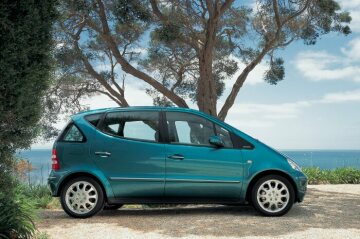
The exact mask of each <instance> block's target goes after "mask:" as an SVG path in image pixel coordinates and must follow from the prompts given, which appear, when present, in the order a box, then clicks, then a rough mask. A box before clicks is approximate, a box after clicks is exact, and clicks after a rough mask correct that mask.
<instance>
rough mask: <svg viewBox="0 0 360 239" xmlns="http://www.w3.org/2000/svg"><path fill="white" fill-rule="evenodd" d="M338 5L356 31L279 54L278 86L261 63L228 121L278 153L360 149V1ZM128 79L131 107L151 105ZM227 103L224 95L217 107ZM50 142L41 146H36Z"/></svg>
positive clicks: (100, 100) (97, 103) (99, 101)
mask: <svg viewBox="0 0 360 239" xmlns="http://www.w3.org/2000/svg"><path fill="white" fill-rule="evenodd" d="M339 2H340V4H341V5H342V7H343V8H344V9H345V10H348V11H350V12H351V15H352V18H353V22H352V24H351V28H352V31H353V33H352V34H351V35H350V36H347V37H345V36H342V35H338V34H330V35H326V36H323V37H322V38H321V39H319V41H318V43H317V44H316V45H315V46H305V45H303V44H302V43H301V42H296V43H293V44H292V45H290V46H289V47H288V48H286V49H285V50H283V51H282V52H279V55H281V56H282V57H283V58H284V60H285V70H286V76H285V80H284V81H282V82H280V83H279V84H278V85H276V86H272V85H269V84H267V83H265V82H263V81H262V75H263V72H264V70H265V69H266V64H264V63H262V64H260V65H258V66H257V68H256V69H255V70H254V72H252V73H251V75H250V76H249V77H250V78H249V79H247V82H246V83H245V85H244V86H243V88H242V89H241V91H240V93H239V95H238V97H237V99H236V103H235V105H234V106H233V108H232V109H231V110H230V112H229V114H228V117H227V119H226V122H228V123H230V124H232V125H233V126H235V127H237V128H239V129H240V130H243V131H244V132H246V133H248V134H250V135H252V136H253V137H255V138H258V139H259V140H261V141H263V142H265V143H267V144H269V145H271V146H273V147H275V148H278V149H360V0H341V1H339ZM129 81H130V82H131V84H130V83H129V84H127V85H126V95H127V99H128V101H129V102H130V104H131V105H151V103H152V100H151V99H150V98H149V97H148V96H147V95H146V94H145V92H144V88H145V86H144V85H142V83H141V82H140V81H139V80H136V79H131V78H130V80H127V82H129ZM232 82H233V80H229V81H228V83H227V85H226V86H227V90H226V91H225V94H224V95H227V94H226V92H227V91H228V90H229V89H230V87H231V83H232ZM223 101H224V97H223V98H221V99H220V102H219V104H222V102H223ZM84 103H85V104H87V105H89V106H90V108H93V109H94V108H102V107H110V106H116V104H114V103H113V102H111V101H110V100H109V99H108V98H106V97H104V96H96V97H93V98H91V99H86V100H85V101H84ZM194 108H196V106H194ZM63 125H64V122H60V123H59V124H58V126H59V127H62V126H63ZM51 144H52V142H47V143H37V144H34V145H33V148H44V147H45V148H47V147H51Z"/></svg>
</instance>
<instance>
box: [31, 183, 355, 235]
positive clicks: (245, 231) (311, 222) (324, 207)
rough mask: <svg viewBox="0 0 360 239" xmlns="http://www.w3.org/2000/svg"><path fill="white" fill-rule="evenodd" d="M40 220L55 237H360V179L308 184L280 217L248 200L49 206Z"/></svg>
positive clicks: (41, 226) (42, 228) (41, 227)
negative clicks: (78, 210) (79, 210)
mask: <svg viewBox="0 0 360 239" xmlns="http://www.w3.org/2000/svg"><path fill="white" fill-rule="evenodd" d="M41 218H42V219H41V221H40V222H39V223H38V227H39V229H40V231H46V232H47V233H48V234H49V235H50V236H51V238H76V239H81V238H101V239H106V238H146V239H148V238H150V239H151V238H193V239H200V238H201V239H202V238H239V237H242V238H248V239H250V238H294V239H295V238H297V239H298V238H324V239H325V238H326V239H331V238H352V239H353V238H359V239H360V185H320V186H310V188H309V192H308V194H307V197H306V198H305V201H304V202H303V203H301V204H295V205H294V207H293V208H292V210H291V211H290V212H289V213H288V214H287V215H285V216H283V217H280V218H266V217H262V216H259V215H258V214H257V213H256V211H255V210H254V209H252V208H251V207H249V206H241V207H230V206H213V205H205V206H204V205H201V206H186V207H182V208H165V209H120V210H116V211H104V212H102V213H100V214H98V215H97V216H95V217H93V218H89V219H82V220H79V219H72V218H70V217H68V216H67V215H66V214H65V213H64V212H63V211H62V210H46V211H44V212H43V213H42V215H41Z"/></svg>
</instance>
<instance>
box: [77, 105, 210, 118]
mask: <svg viewBox="0 0 360 239" xmlns="http://www.w3.org/2000/svg"><path fill="white" fill-rule="evenodd" d="M116 110H129V111H132V110H164V111H166V110H171V111H173V110H175V111H181V112H197V113H202V114H204V113H203V112H200V111H198V110H195V109H190V108H181V107H164V106H130V107H110V108H101V109H93V110H85V111H81V112H79V113H77V114H74V115H72V116H73V117H74V116H75V117H78V116H86V115H90V114H98V113H104V112H110V111H116ZM205 115H206V114H205Z"/></svg>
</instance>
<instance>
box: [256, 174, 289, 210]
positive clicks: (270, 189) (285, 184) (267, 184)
mask: <svg viewBox="0 0 360 239" xmlns="http://www.w3.org/2000/svg"><path fill="white" fill-rule="evenodd" d="M294 199H295V192H294V188H293V186H292V185H291V183H290V182H289V180H287V179H286V178H284V177H282V176H279V175H268V176H265V177H263V178H261V179H259V180H258V181H257V182H256V184H255V185H254V187H253V188H252V193H251V201H252V204H253V206H254V207H255V209H257V210H258V211H259V212H260V213H262V214H263V215H265V216H282V215H284V214H286V213H287V212H288V211H289V210H290V209H291V207H292V205H293V204H294Z"/></svg>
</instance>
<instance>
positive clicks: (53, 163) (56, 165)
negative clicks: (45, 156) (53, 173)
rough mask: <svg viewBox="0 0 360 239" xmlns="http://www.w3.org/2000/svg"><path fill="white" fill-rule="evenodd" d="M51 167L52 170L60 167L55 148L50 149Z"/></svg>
mask: <svg viewBox="0 0 360 239" xmlns="http://www.w3.org/2000/svg"><path fill="white" fill-rule="evenodd" d="M51 168H52V169H53V170H59V169H60V164H59V159H58V157H57V152H56V149H53V150H52V154H51Z"/></svg>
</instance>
